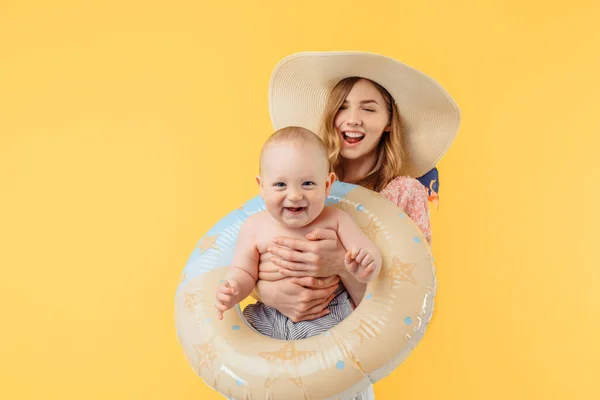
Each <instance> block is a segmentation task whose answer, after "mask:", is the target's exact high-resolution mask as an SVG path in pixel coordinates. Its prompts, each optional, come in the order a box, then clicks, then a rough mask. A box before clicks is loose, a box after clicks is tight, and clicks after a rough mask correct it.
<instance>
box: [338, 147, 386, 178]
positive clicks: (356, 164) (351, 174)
mask: <svg viewBox="0 0 600 400" xmlns="http://www.w3.org/2000/svg"><path fill="white" fill-rule="evenodd" d="M376 162H377V153H376V152H372V153H371V154H366V155H365V156H364V157H361V158H357V159H355V160H348V159H343V161H342V168H343V171H344V179H343V180H344V182H347V183H354V182H358V181H360V180H361V179H362V178H364V177H365V176H367V174H368V173H369V171H371V170H372V169H373V167H374V166H375V163H376Z"/></svg>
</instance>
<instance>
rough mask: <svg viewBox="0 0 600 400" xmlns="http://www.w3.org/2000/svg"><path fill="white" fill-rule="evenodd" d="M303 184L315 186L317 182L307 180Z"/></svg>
mask: <svg viewBox="0 0 600 400" xmlns="http://www.w3.org/2000/svg"><path fill="white" fill-rule="evenodd" d="M302 185H303V186H314V185H315V183H314V182H312V181H306V182H304V183H303V184H302Z"/></svg>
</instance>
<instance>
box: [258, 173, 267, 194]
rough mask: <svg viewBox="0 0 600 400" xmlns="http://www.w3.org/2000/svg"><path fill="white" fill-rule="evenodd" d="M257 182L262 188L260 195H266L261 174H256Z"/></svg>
mask: <svg viewBox="0 0 600 400" xmlns="http://www.w3.org/2000/svg"><path fill="white" fill-rule="evenodd" d="M256 183H258V187H259V188H260V197H265V189H264V187H263V184H262V182H261V180H260V176H258V175H257V176H256Z"/></svg>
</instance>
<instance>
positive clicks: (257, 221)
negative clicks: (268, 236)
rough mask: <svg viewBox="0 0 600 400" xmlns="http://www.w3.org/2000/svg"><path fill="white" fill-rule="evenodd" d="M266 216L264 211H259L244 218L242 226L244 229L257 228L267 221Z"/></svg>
mask: <svg viewBox="0 0 600 400" xmlns="http://www.w3.org/2000/svg"><path fill="white" fill-rule="evenodd" d="M268 217H269V215H268V213H267V212H266V211H259V212H257V213H254V214H252V215H250V216H249V217H248V218H246V219H245V220H244V222H243V223H242V227H243V228H245V229H258V227H260V226H264V225H265V224H266V223H267V222H268V220H269V218H268Z"/></svg>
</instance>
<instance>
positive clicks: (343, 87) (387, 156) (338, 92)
mask: <svg viewBox="0 0 600 400" xmlns="http://www.w3.org/2000/svg"><path fill="white" fill-rule="evenodd" d="M361 79H364V80H366V81H368V82H370V83H372V84H373V85H374V86H375V87H376V88H377V90H378V91H379V93H381V96H382V97H383V99H384V101H385V103H386V108H387V111H388V124H389V127H390V128H389V131H388V130H386V131H385V132H383V134H382V135H381V139H380V140H379V144H378V148H377V153H378V154H377V161H376V162H375V165H374V166H373V168H372V169H371V170H370V171H369V172H368V173H367V174H366V175H365V176H364V177H362V178H361V179H360V180H358V181H356V182H348V183H354V184H357V185H360V186H363V187H366V188H368V189H371V190H374V191H376V192H380V191H381V190H382V189H383V188H385V187H386V186H387V184H388V183H390V182H391V181H392V180H393V179H394V178H396V177H397V176H399V175H400V174H401V172H402V162H403V160H404V151H403V149H402V121H401V119H400V113H399V112H398V109H397V107H396V104H395V103H394V99H393V98H392V95H390V93H389V92H388V91H387V90H386V89H385V88H383V87H382V86H381V85H379V84H377V83H375V82H373V81H371V80H369V79H366V78H361V77H356V76H354V77H349V78H345V79H342V80H341V81H339V82H338V83H337V85H335V86H334V87H333V89H331V92H330V93H329V97H328V98H327V103H326V104H325V110H324V111H323V117H322V119H321V128H320V129H319V136H320V137H321V139H322V140H323V143H325V147H327V154H328V157H329V164H330V166H331V170H332V171H333V172H335V174H336V175H337V177H338V179H339V180H341V181H343V180H344V168H343V163H342V156H341V154H340V151H341V148H342V143H341V139H340V135H339V134H338V131H337V129H336V127H335V117H336V115H337V113H338V111H339V109H340V107H341V106H342V104H344V101H345V100H346V97H347V96H348V93H350V91H351V90H352V88H353V87H354V85H355V84H356V82H358V81H359V80H361Z"/></svg>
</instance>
